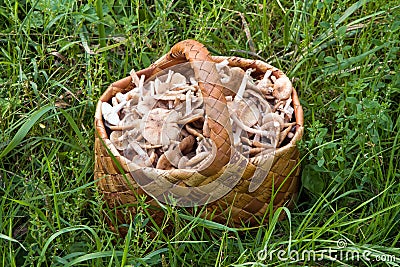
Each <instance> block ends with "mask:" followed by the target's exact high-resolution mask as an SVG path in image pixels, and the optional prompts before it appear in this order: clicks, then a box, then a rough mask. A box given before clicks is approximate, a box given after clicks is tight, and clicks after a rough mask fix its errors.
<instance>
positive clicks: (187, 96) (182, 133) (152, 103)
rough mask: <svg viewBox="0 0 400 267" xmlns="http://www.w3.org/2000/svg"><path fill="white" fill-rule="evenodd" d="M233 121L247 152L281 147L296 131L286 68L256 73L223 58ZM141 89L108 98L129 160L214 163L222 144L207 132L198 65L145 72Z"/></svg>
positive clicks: (108, 121) (237, 143)
mask: <svg viewBox="0 0 400 267" xmlns="http://www.w3.org/2000/svg"><path fill="white" fill-rule="evenodd" d="M216 69H217V71H218V72H219V75H220V79H219V80H220V81H221V85H222V86H223V87H224V90H225V91H224V95H225V96H226V101H227V105H228V108H229V113H230V122H231V125H232V140H233V146H234V147H235V148H237V149H239V150H240V151H241V152H242V153H243V155H246V156H247V157H250V158H252V157H257V156H260V155H263V154H265V153H270V152H273V151H274V150H275V149H276V148H278V147H281V146H283V145H285V144H286V143H288V142H289V141H290V140H291V138H293V136H294V132H295V127H294V126H295V124H296V122H295V121H294V118H293V112H294V110H293V107H292V105H291V104H292V103H291V102H292V99H291V95H292V83H291V82H290V80H289V78H288V77H286V76H285V75H282V73H278V72H279V71H276V72H275V71H274V72H273V71H267V72H266V73H265V74H264V76H263V78H262V79H259V80H255V79H254V78H253V77H252V76H251V73H252V72H253V70H252V69H248V70H246V71H244V70H243V69H241V68H239V67H230V66H228V61H222V62H220V63H216ZM130 75H131V76H132V81H133V83H134V84H135V88H134V89H133V90H131V91H129V92H127V93H126V94H122V93H117V94H116V95H115V96H114V97H113V98H112V100H111V103H108V102H103V103H102V114H103V118H104V121H105V125H106V127H108V129H109V130H110V132H111V133H110V140H111V142H112V144H113V145H114V146H115V148H116V149H117V150H118V151H119V152H120V154H121V155H123V156H124V157H125V158H126V159H127V160H128V161H131V162H133V163H134V164H136V165H137V166H140V167H154V168H157V169H164V170H170V169H193V170H198V169H202V168H204V166H207V164H209V162H210V161H211V160H212V159H213V155H215V149H216V148H215V144H213V142H212V141H211V140H210V139H209V138H207V137H206V136H207V135H206V133H204V132H203V129H207V127H204V123H206V121H207V120H206V119H205V116H206V115H205V110H204V105H203V104H204V99H203V96H202V93H201V91H200V89H199V86H198V81H196V79H195V78H194V76H195V75H194V72H193V71H191V68H190V67H187V68H182V66H180V67H176V68H174V67H172V68H170V69H169V70H168V72H163V73H162V74H158V75H156V76H154V77H149V78H148V79H147V80H146V82H145V78H146V77H145V76H143V75H142V76H141V77H138V76H137V74H136V72H135V71H131V74H130Z"/></svg>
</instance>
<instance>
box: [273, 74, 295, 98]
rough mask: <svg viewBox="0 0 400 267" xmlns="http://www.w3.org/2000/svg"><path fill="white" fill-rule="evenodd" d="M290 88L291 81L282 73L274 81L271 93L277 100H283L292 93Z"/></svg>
mask: <svg viewBox="0 0 400 267" xmlns="http://www.w3.org/2000/svg"><path fill="white" fill-rule="evenodd" d="M273 77H275V76H273ZM292 90H293V89H292V83H291V82H290V80H289V78H288V77H287V76H284V75H282V76H281V77H279V78H278V79H277V80H276V81H275V83H274V91H273V92H272V95H273V96H274V97H275V98H276V99H278V100H285V99H288V98H289V97H290V96H291V95H292Z"/></svg>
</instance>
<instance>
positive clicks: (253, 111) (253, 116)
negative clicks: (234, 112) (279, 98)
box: [238, 100, 261, 127]
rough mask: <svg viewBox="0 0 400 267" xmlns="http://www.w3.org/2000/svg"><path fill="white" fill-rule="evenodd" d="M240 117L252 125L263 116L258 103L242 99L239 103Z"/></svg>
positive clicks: (245, 122) (248, 124)
mask: <svg viewBox="0 0 400 267" xmlns="http://www.w3.org/2000/svg"><path fill="white" fill-rule="evenodd" d="M238 113H239V114H238V115H239V119H240V120H241V121H242V122H243V123H244V124H245V125H247V126H249V127H252V126H254V125H255V124H256V123H257V122H258V119H259V118H260V116H261V112H260V110H259V109H258V107H257V105H256V103H254V102H253V101H251V100H247V101H241V102H240V104H239V112H238Z"/></svg>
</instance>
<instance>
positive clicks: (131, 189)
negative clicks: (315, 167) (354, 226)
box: [94, 56, 303, 234]
mask: <svg viewBox="0 0 400 267" xmlns="http://www.w3.org/2000/svg"><path fill="white" fill-rule="evenodd" d="M212 59H213V60H214V61H215V62H221V61H223V60H225V59H226V60H228V62H229V66H231V67H240V68H242V69H243V70H247V69H249V68H252V69H255V71H254V72H253V73H252V76H253V77H262V76H263V74H264V73H265V72H266V71H268V70H271V71H280V70H278V69H277V68H275V67H273V66H271V65H269V64H267V63H265V62H262V61H259V60H250V59H244V58H239V57H223V56H213V57H212ZM150 71H152V70H151V66H150V67H149V68H147V69H143V70H141V71H138V72H137V74H138V76H139V77H140V76H141V75H145V76H146V78H147V77H148V76H149V73H150ZM153 71H154V68H153ZM133 88H134V85H133V83H132V78H131V76H128V77H126V78H124V79H121V80H119V81H116V82H114V83H113V84H111V85H110V86H109V87H108V89H107V90H106V91H105V92H104V93H103V95H102V96H101V97H100V99H99V102H98V104H97V108H96V113H95V129H96V133H95V170H94V178H95V180H96V181H97V186H98V189H99V191H100V193H101V195H102V196H103V199H104V201H105V203H106V206H107V208H106V209H104V210H105V211H106V210H107V211H108V212H105V213H107V214H106V220H107V221H108V223H109V224H110V226H111V228H112V229H113V230H114V231H118V232H120V233H122V234H123V232H124V231H125V230H126V228H124V227H121V225H124V224H125V226H126V224H129V222H130V221H131V220H132V218H134V216H135V214H137V212H142V211H139V210H140V208H139V198H143V197H144V198H145V201H144V202H145V203H146V204H147V205H149V207H150V208H149V209H147V210H148V212H149V213H150V215H151V216H152V218H153V219H154V221H155V222H156V223H158V224H160V223H161V222H162V221H163V218H164V211H163V209H162V208H160V206H159V205H158V202H157V201H156V200H155V199H153V198H152V197H151V196H148V195H147V194H146V193H145V191H144V190H143V189H142V188H141V187H140V185H138V183H137V182H136V181H135V179H134V177H132V175H131V172H130V171H129V168H128V166H127V165H126V162H125V161H124V160H122V157H121V155H119V153H118V151H117V149H116V148H115V147H114V146H113V145H112V143H111V141H110V140H109V133H110V132H109V131H108V130H106V127H105V125H104V121H103V117H102V111H101V103H102V102H109V101H111V98H112V97H113V96H115V95H116V94H117V93H118V92H121V93H126V92H128V91H130V90H132V89H133ZM292 106H293V108H294V117H295V121H296V131H295V134H294V137H293V138H292V139H291V141H290V142H289V143H288V144H286V145H284V146H283V147H280V148H277V150H276V152H275V158H274V160H273V163H272V167H271V169H270V171H269V173H268V175H267V177H266V178H265V179H264V181H263V182H262V184H261V186H259V187H258V188H257V189H256V190H255V191H253V192H249V184H250V181H251V177H252V175H253V173H254V171H255V169H256V167H257V162H258V161H259V159H258V158H257V157H254V158H251V159H250V160H249V162H248V163H247V166H246V168H245V171H244V173H243V175H242V178H241V180H240V181H239V182H238V183H237V184H236V186H235V187H233V189H232V190H231V191H230V192H229V193H228V194H226V195H225V196H224V197H222V198H220V199H218V200H216V201H214V202H211V203H208V204H206V207H203V208H204V210H205V212H203V213H202V217H205V218H207V219H211V220H213V221H216V222H219V223H223V224H226V225H229V226H235V227H241V226H243V225H246V226H248V225H251V226H255V225H260V224H264V223H265V222H266V219H265V218H268V215H267V216H265V214H266V213H267V212H268V211H269V210H270V208H271V205H272V209H273V210H276V209H277V208H278V207H282V206H286V207H291V206H292V204H293V202H294V200H295V198H296V196H297V193H298V189H299V174H300V167H299V151H298V149H297V147H296V144H297V142H298V141H299V140H301V138H302V135H303V109H302V107H301V105H300V101H299V98H298V96H297V93H296V90H294V89H293V92H292ZM110 153H112V154H113V155H110ZM221 171H223V170H221ZM165 172H170V174H171V175H173V176H174V177H175V179H177V180H180V179H181V180H182V181H184V180H185V179H186V178H187V177H185V174H184V173H181V172H180V171H179V169H177V170H165ZM209 180H210V179H205V180H204V182H203V183H207V182H209ZM211 214H212V215H211ZM283 217H284V216H281V218H283ZM124 229H125V230H124Z"/></svg>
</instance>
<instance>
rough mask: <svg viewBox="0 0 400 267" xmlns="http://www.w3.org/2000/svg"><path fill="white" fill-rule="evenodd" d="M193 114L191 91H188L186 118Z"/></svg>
mask: <svg viewBox="0 0 400 267" xmlns="http://www.w3.org/2000/svg"><path fill="white" fill-rule="evenodd" d="M191 112H192V97H191V91H187V93H186V111H185V116H187V115H189V114H190V113H191Z"/></svg>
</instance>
